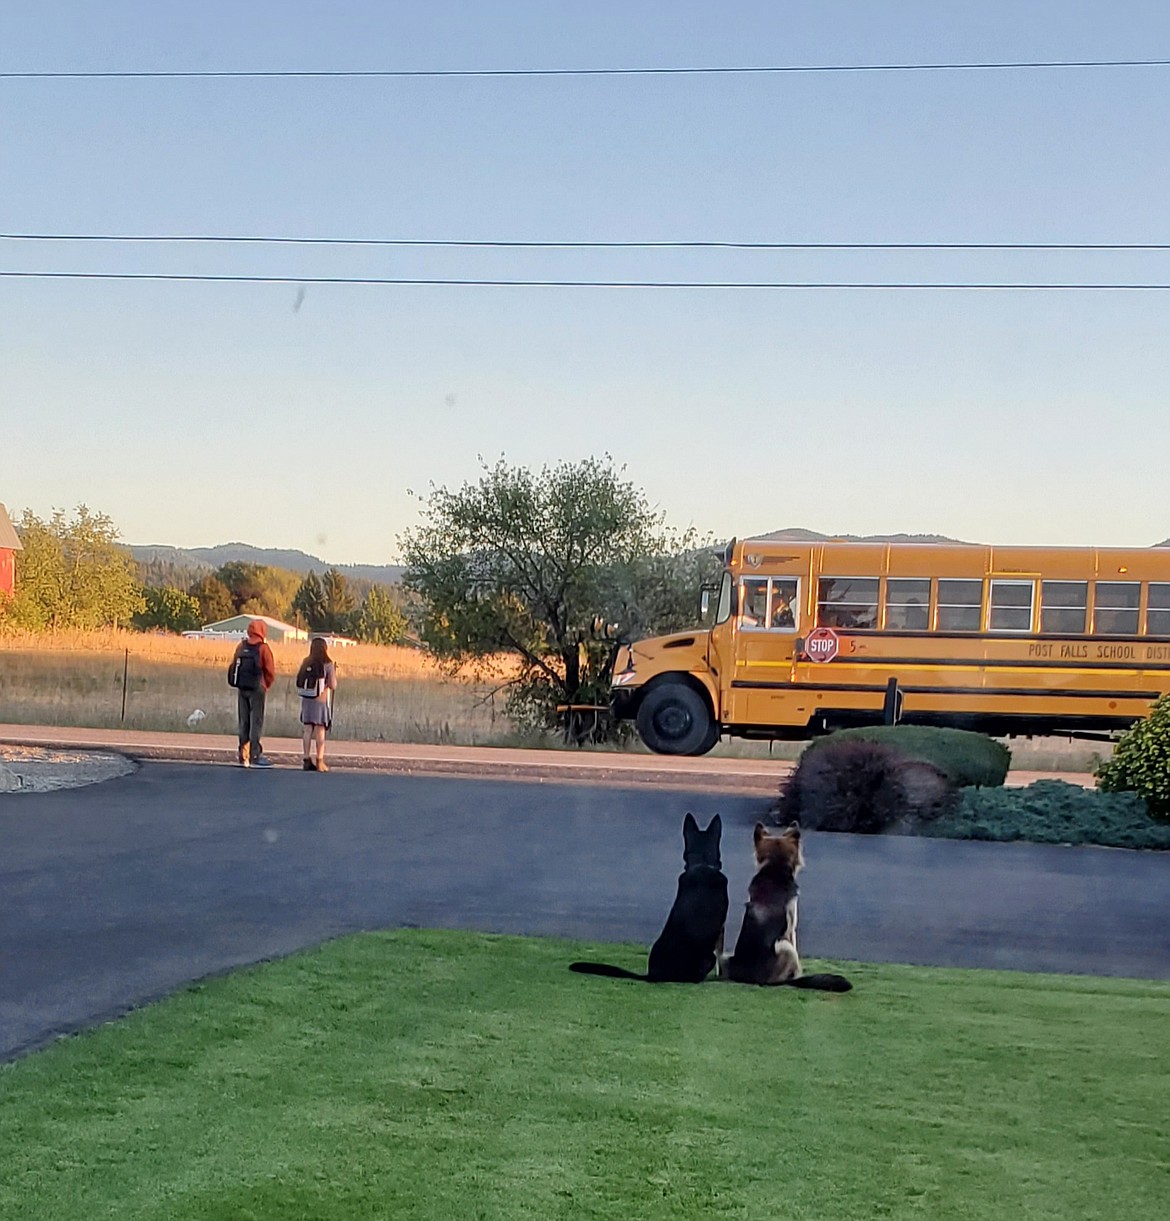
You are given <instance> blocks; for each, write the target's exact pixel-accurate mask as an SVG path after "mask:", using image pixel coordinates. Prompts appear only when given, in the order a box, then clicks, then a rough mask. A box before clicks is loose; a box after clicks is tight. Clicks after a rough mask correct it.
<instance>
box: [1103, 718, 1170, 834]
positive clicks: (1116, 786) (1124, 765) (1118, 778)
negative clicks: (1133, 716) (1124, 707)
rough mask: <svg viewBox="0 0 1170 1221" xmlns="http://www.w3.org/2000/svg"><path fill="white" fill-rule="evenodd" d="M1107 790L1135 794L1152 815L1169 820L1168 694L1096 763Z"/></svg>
mask: <svg viewBox="0 0 1170 1221" xmlns="http://www.w3.org/2000/svg"><path fill="white" fill-rule="evenodd" d="M1097 783H1098V784H1099V785H1100V787H1101V788H1102V789H1103V790H1104V791H1105V792H1107V793H1127V792H1128V793H1139V794H1140V795H1141V796H1142V797H1144V798H1145V800H1146V804H1147V805H1148V806H1149V812H1150V814H1151V815H1152V816H1153V817H1154V818H1158V819H1162V820H1164V821H1170V695H1164V696H1162V698H1161V699H1160V700H1158V701H1157V703H1155V704H1154V706H1153V708H1151V709H1150V712H1149V715H1148V716H1146V717H1144V718H1143V719H1142V720H1140V721H1138V723H1137V724H1136V725H1134V726H1133V727H1132V728H1131V729H1128V730H1127V731H1126V732H1125V733H1124V734H1122V736H1121V740H1120V741H1119V742H1118V743H1117V747H1116V749H1115V750H1114V751H1113V758H1112V759H1109V760H1106V761H1105V762H1103V763H1100V764H1098V766H1097Z"/></svg>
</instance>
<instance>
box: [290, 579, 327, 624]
mask: <svg viewBox="0 0 1170 1221" xmlns="http://www.w3.org/2000/svg"><path fill="white" fill-rule="evenodd" d="M291 610H292V613H293V614H294V615H298V616H300V618H302V619H303V620H304V621H305V626H306V627H307V628H308V629H309V631H310V632H322V631H324V630H325V594H324V592H323V591H322V589H321V582H320V580H319V579H318V577H317V574H316V573H315V572H309V573H308V574H307V575H306V576H305V579H304V580H303V581H302V582H301V583H300V586H299V588H298V589H297V592H296V593H295V594H294V595H293V600H292V607H291Z"/></svg>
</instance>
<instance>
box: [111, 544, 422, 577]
mask: <svg viewBox="0 0 1170 1221" xmlns="http://www.w3.org/2000/svg"><path fill="white" fill-rule="evenodd" d="M129 551H130V554H131V555H132V556H133V557H134V559H135V560H137V561H138V562H139V563H140V564H165V565H168V566H173V567H174V568H176V569H183V568H185V569H189V570H191V571H194V572H210V571H211V570H212V569H213V568H219V567H220V566H221V565H223V564H230V563H232V562H238V563H242V564H265V565H267V566H268V567H271V568H287V569H288V570H289V571H290V572H297V573H302V574H303V573H306V572H310V571H312V572H316V573H317V574H318V575H320V574H321V573H323V572H324V571H325V569H326V568H336V569H337V571H338V572H340V573H341V574H342V575H343V576H345V577H349V578H351V579H353V580H357V581H369V582H377V583H378V584H381V585H395V584H397V583H398V581H399V580H400V579H401V578H402V572H403V569H402V565H401V564H328V563H326V562H325V561H324V560H322V559H318V557H317V556H315V555H309V554H308V553H307V552H304V551H291V550H287V549H285V548H281V547H253V546H252V545H251V544H250V543H220V544H219V546H217V547H167V546H162V545H152V546H138V547H135V546H132V547H130V548H129Z"/></svg>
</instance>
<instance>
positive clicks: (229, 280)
mask: <svg viewBox="0 0 1170 1221" xmlns="http://www.w3.org/2000/svg"><path fill="white" fill-rule="evenodd" d="M0 278H3V279H14V280H155V281H179V282H185V283H206V284H295V285H298V286H306V285H310V284H322V285H329V284H334V285H337V284H363V285H417V286H444V285H445V286H450V287H462V288H724V289H727V288H792V289H796V288H817V289H878V290H886V291H889V290H894V289H923V290H930V289H935V290H940V289H945V290H951V291H959V290H962V291H967V290H993V291H1003V292H1021V291H1023V292H1164V291H1166V290H1170V283H1166V284H1157V283H1148V284H1143V283H1115V284H1092V283H1050V284H1021V283H991V282H982V283H980V282H937V281H936V282H929V281H880V280H879V281H844V280H489V279H431V278H421V277H406V276H401V277H400V276H246V275H202V274H198V275H196V274H181V273H171V272H143V271H0Z"/></svg>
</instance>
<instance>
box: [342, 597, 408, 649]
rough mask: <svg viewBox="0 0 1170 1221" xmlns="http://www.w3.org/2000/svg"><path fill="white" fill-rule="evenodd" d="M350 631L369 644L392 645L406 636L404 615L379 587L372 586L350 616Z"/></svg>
mask: <svg viewBox="0 0 1170 1221" xmlns="http://www.w3.org/2000/svg"><path fill="white" fill-rule="evenodd" d="M352 631H353V634H354V635H355V636H356V637H357V638H358V639H359V640H367V641H369V642H370V643H371V644H394V643H396V642H397V641H399V640H402V639H403V637H404V636H405V635H406V615H405V614H403V612H402V609H401V607H399V606H398V604H397V603H396V602H395V601H394V599H393V598H392V597H391V596H390V594H389V593H388V592H387V591H386V589H385V588H384V587H383V586H381V585H372V586H371V587H370V590H369V592H368V593H367V594H366V596H365V598H364V599H363V600H362V604H361V606H360V607H359V608H358V609H357V611H356V613H355V614H354V615H353V616H352Z"/></svg>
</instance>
